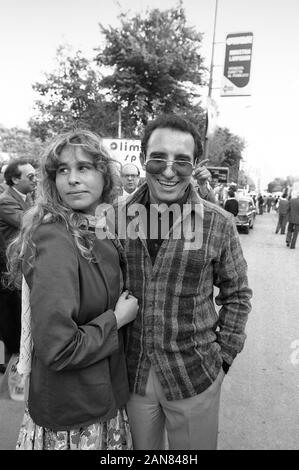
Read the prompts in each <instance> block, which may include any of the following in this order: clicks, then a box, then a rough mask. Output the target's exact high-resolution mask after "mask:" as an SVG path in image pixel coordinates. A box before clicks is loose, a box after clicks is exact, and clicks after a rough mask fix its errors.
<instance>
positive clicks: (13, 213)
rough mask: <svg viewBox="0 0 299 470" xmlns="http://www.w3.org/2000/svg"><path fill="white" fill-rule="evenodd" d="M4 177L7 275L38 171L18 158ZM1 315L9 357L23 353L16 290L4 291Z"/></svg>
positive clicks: (1, 201) (0, 204)
mask: <svg viewBox="0 0 299 470" xmlns="http://www.w3.org/2000/svg"><path fill="white" fill-rule="evenodd" d="M4 178H5V181H6V184H7V186H8V187H7V189H6V190H5V191H4V192H3V193H2V194H1V195H0V238H1V241H2V249H1V253H0V256H1V266H2V268H1V272H0V278H2V276H3V272H4V271H5V268H4V267H5V266H6V256H5V249H6V248H7V246H8V244H9V243H10V241H11V240H12V239H13V238H14V237H15V236H16V235H17V233H18V231H19V229H20V227H21V222H22V218H23V214H24V212H25V211H26V210H27V209H29V207H30V203H29V202H28V201H27V199H28V195H30V193H32V192H33V191H34V189H35V187H36V176H35V169H34V167H33V166H32V165H31V163H29V161H27V160H24V159H17V160H14V161H13V162H11V163H9V165H8V166H7V168H6V170H5V172H4ZM0 300H1V315H0V337H2V340H3V341H4V343H5V347H6V353H7V355H8V356H11V355H12V354H15V353H18V352H19V343H20V332H21V317H20V316H21V301H20V293H19V292H18V291H16V290H14V291H13V290H8V289H5V288H4V287H3V286H2V283H1V288H0Z"/></svg>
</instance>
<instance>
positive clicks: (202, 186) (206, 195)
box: [194, 160, 216, 203]
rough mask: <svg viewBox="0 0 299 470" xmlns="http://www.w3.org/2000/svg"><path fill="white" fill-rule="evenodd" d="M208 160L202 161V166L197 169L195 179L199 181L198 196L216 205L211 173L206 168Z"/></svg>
mask: <svg viewBox="0 0 299 470" xmlns="http://www.w3.org/2000/svg"><path fill="white" fill-rule="evenodd" d="M206 162H208V160H202V161H201V162H200V164H199V165H198V166H197V167H196V168H195V171H194V178H195V179H196V181H197V189H198V194H199V195H200V197H201V198H202V199H205V200H206V201H210V202H214V203H216V197H215V193H214V191H213V189H212V188H211V186H210V184H209V179H211V173H210V172H209V170H208V169H207V167H206V166H205V163H206Z"/></svg>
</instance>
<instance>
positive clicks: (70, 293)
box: [8, 129, 138, 450]
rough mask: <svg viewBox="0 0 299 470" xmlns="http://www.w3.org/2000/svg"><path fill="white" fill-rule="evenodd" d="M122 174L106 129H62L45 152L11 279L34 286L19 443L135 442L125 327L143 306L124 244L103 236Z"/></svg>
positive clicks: (126, 445)
mask: <svg viewBox="0 0 299 470" xmlns="http://www.w3.org/2000/svg"><path fill="white" fill-rule="evenodd" d="M112 173H113V172H112V161H111V159H110V157H109V154H108V152H107V150H106V149H105V147H104V146H103V143H102V139H101V138H100V137H98V136H97V135H96V134H93V133H92V132H89V131H86V130H80V129H77V130H75V131H70V132H67V133H64V134H61V135H58V136H57V137H56V138H55V139H54V140H53V141H52V142H51V143H50V144H49V147H48V148H47V149H46V151H45V154H44V156H43V161H42V166H41V182H40V186H39V196H38V198H37V202H36V205H35V207H34V208H33V209H32V210H31V211H29V212H28V213H27V214H26V217H25V218H24V221H23V225H22V229H21V232H20V234H19V236H18V237H17V238H16V240H15V241H14V242H12V244H11V245H10V247H9V249H8V259H9V274H10V277H9V279H10V281H11V282H17V281H18V279H19V271H20V269H21V272H22V274H23V277H24V282H25V287H26V285H27V286H28V289H29V295H30V310H31V319H28V318H27V319H26V318H25V316H24V323H23V326H24V329H25V331H24V338H25V339H26V338H28V337H29V338H30V337H31V339H32V345H33V349H32V354H31V358H30V369H31V371H30V375H29V395H28V406H27V407H26V411H25V415H24V419H23V423H22V425H21V429H20V433H19V438H18V443H17V449H21V450H67V449H82V450H98V449H108V450H118V449H131V448H132V442H131V434H130V429H129V425H128V420H127V415H126V411H125V405H126V402H127V401H128V398H129V389H128V380H127V372H126V364H125V357H124V351H123V334H122V327H123V326H124V325H126V324H127V323H128V322H131V321H132V320H133V319H134V318H135V317H136V313H137V309H138V304H137V300H136V298H134V297H133V296H132V295H129V293H128V291H126V290H125V291H123V276H122V272H121V269H120V258H119V255H120V253H121V247H120V245H119V243H118V242H117V240H111V239H110V238H109V237H108V236H107V238H105V239H103V240H100V239H99V238H98V237H97V236H96V234H95V211H96V209H97V207H98V205H99V204H101V203H108V202H109V201H110V200H111V199H112V196H113V189H114V183H113V179H112ZM20 264H21V265H20ZM27 311H28V310H27ZM25 320H26V321H25ZM30 325H31V327H30ZM26 328H27V331H26ZM22 334H23V333H22ZM21 344H23V346H24V350H22V348H21V357H25V354H26V350H27V351H28V344H27V345H26V341H24V343H21ZM29 350H30V349H29ZM27 362H28V361H27ZM25 365H26V364H25ZM19 366H20V364H19ZM19 366H18V367H19ZM23 367H24V369H26V367H25V366H23Z"/></svg>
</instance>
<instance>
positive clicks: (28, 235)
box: [6, 129, 117, 288]
mask: <svg viewBox="0 0 299 470" xmlns="http://www.w3.org/2000/svg"><path fill="white" fill-rule="evenodd" d="M66 146H71V147H80V148H81V149H82V150H84V151H85V152H87V153H88V154H89V155H91V156H92V157H93V161H94V165H95V167H96V168H97V170H98V171H100V172H101V173H102V175H103V179H104V188H103V193H102V196H101V202H105V203H110V202H112V201H113V199H114V197H115V195H116V192H117V190H116V177H117V170H116V165H115V162H114V160H113V159H112V158H111V157H110V155H109V153H108V151H107V149H106V148H105V147H104V145H103V143H102V139H101V137H99V136H98V135H96V134H94V133H92V132H90V131H87V130H84V129H76V130H73V131H69V132H66V133H63V134H60V135H58V136H57V137H55V138H54V139H53V140H52V141H51V142H50V144H49V145H48V147H47V148H46V150H45V152H44V154H43V156H42V160H41V167H40V181H39V184H38V189H37V198H36V203H35V205H34V207H32V208H31V209H30V210H29V211H27V212H26V213H25V214H24V217H23V221H22V226H21V230H20V232H19V234H18V236H17V237H16V238H15V239H14V240H13V241H12V242H11V244H10V245H9V246H8V249H7V259H8V263H7V268H8V272H7V275H6V284H7V286H16V287H17V288H20V280H21V264H22V261H23V260H24V256H25V253H26V252H27V250H28V248H30V249H31V256H29V258H28V262H31V261H32V259H33V258H34V255H35V248H36V247H35V244H34V242H33V233H34V232H35V230H36V229H37V227H39V226H40V225H41V224H46V223H53V222H59V223H63V224H64V225H65V226H66V228H67V230H68V231H69V232H70V233H71V234H72V236H73V237H74V240H75V244H76V246H77V248H78V250H79V252H80V253H81V255H82V256H84V257H85V258H86V259H88V260H89V261H92V260H93V256H92V251H91V250H92V246H93V240H94V237H93V236H92V235H91V233H90V232H89V231H88V230H87V226H88V221H87V218H86V217H85V216H84V214H82V213H80V212H75V211H73V210H72V209H71V208H70V207H67V206H66V205H65V204H64V203H63V201H62V199H61V197H60V195H59V193H58V191H57V187H56V171H57V168H58V165H59V163H60V154H61V152H62V150H63V149H64V148H65V147H66Z"/></svg>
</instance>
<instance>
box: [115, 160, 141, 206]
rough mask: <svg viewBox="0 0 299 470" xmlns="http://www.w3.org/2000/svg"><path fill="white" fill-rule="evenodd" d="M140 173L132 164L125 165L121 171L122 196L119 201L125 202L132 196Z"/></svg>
mask: <svg viewBox="0 0 299 470" xmlns="http://www.w3.org/2000/svg"><path fill="white" fill-rule="evenodd" d="M139 176H140V171H139V168H138V166H136V165H134V163H126V164H125V165H123V167H122V169H121V182H122V196H120V198H121V200H122V201H124V200H126V199H127V198H128V197H129V196H131V195H133V194H134V193H135V191H136V190H137V188H138V183H139Z"/></svg>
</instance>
